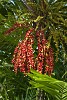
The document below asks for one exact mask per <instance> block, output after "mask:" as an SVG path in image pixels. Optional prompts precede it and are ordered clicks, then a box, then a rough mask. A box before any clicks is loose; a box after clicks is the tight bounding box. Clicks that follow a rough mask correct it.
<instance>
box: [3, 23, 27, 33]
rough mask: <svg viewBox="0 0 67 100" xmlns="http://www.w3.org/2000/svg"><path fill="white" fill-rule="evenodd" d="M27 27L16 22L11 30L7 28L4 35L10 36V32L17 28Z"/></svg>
mask: <svg viewBox="0 0 67 100" xmlns="http://www.w3.org/2000/svg"><path fill="white" fill-rule="evenodd" d="M23 26H24V27H27V26H25V25H23V24H21V23H18V22H16V23H15V24H14V25H13V26H12V27H11V28H9V29H8V30H7V31H6V32H5V33H4V34H6V35H8V34H10V33H11V32H13V31H14V30H15V29H16V28H19V27H23Z"/></svg>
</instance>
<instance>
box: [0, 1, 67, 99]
mask: <svg viewBox="0 0 67 100" xmlns="http://www.w3.org/2000/svg"><path fill="white" fill-rule="evenodd" d="M30 29H34V31H33V32H32V35H33V36H34V43H33V44H32V47H33V50H34V58H38V57H37V55H38V51H37V43H38V42H37V41H38V38H37V37H36V33H37V31H39V32H40V31H43V33H44V35H42V37H43V36H44V37H45V39H46V40H47V41H48V42H47V45H45V46H46V48H48V49H49V48H50V47H51V48H52V49H53V55H54V60H53V64H54V66H53V67H52V68H53V69H52V71H51V74H50V75H51V76H52V77H53V78H52V77H51V76H50V77H49V76H48V75H42V74H40V73H38V72H36V71H34V70H31V73H30V74H28V75H27V74H24V73H22V72H23V71H22V72H20V71H19V69H18V70H17V73H15V72H14V70H15V69H14V68H15V66H14V65H13V64H14V63H13V64H12V62H11V61H12V59H13V57H14V56H13V54H14V50H15V48H16V47H17V44H19V42H21V41H22V44H23V41H24V40H25V36H26V33H27V31H28V30H30ZM39 36H40V35H39ZM66 36H67V0H0V99H1V100H45V99H46V100H55V99H56V100H66V99H67V83H66V82H67V66H66V62H67V61H66V60H67V55H66V54H67V50H66V45H67V37H66ZM42 37H41V38H42ZM27 39H29V41H30V40H31V38H30V37H27V38H26V40H27ZM41 40H42V39H41ZM27 42H28V41H27ZM29 43H30V42H29ZM29 45H30V44H29ZM40 45H41V46H42V45H44V44H41V43H40ZM18 47H19V46H18ZM19 48H21V47H19ZM42 48H43V46H42ZM18 52H19V49H18ZM16 53H17V52H16ZM17 54H19V53H17ZM40 54H41V55H42V53H40ZM48 54H49V53H46V55H48ZM50 54H51V53H50ZM19 57H20V56H19ZM16 58H17V56H16ZM48 58H49V57H48ZM51 58H52V56H51ZM51 58H50V59H51ZM45 59H46V57H45ZM15 60H16V59H15ZM16 61H17V60H16ZM16 61H15V63H16ZM39 62H40V61H39ZM45 62H46V61H45ZM29 64H30V63H29ZM35 65H36V64H35ZM37 66H39V65H37ZM44 66H46V64H45V65H44ZM47 70H48V69H47ZM43 74H44V72H43ZM47 74H48V73H47ZM25 75H26V76H25Z"/></svg>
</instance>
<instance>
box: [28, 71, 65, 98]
mask: <svg viewBox="0 0 67 100" xmlns="http://www.w3.org/2000/svg"><path fill="white" fill-rule="evenodd" d="M28 75H29V76H30V77H31V79H32V80H30V84H32V85H33V86H34V87H35V88H40V89H43V90H44V91H46V92H47V93H49V94H50V95H52V96H54V97H55V98H56V99H57V100H66V98H67V83H66V82H63V81H59V80H57V79H54V78H52V77H49V76H48V75H42V74H40V73H38V72H36V71H34V70H31V73H30V74H28Z"/></svg>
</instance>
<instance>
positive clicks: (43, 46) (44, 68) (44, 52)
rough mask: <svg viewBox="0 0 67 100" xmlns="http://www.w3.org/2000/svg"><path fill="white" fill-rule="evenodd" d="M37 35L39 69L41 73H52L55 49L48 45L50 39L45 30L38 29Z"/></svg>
mask: <svg viewBox="0 0 67 100" xmlns="http://www.w3.org/2000/svg"><path fill="white" fill-rule="evenodd" d="M36 35H37V41H38V56H37V70H38V72H40V73H48V75H51V73H52V71H53V66H54V56H53V49H52V48H51V47H49V48H48V47H47V43H48V41H47V40H46V39H45V36H44V32H43V31H37V33H36Z"/></svg>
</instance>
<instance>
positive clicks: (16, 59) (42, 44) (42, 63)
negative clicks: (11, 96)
mask: <svg viewBox="0 0 67 100" xmlns="http://www.w3.org/2000/svg"><path fill="white" fill-rule="evenodd" d="M32 31H33V29H30V30H29V31H27V33H26V35H25V38H24V40H23V41H22V42H20V43H19V44H18V46H17V47H16V48H15V51H14V55H13V59H12V63H13V64H14V70H15V72H17V70H18V68H19V69H20V71H21V72H24V73H27V72H30V69H31V68H33V69H35V70H37V71H38V72H40V73H43V74H44V73H47V74H48V75H51V73H52V71H53V66H54V57H53V49H52V48H51V47H50V46H49V47H47V44H48V41H47V40H46V38H45V36H44V32H43V31H41V30H40V31H37V32H36V37H37V44H38V45H37V47H38V55H37V57H36V59H34V52H33V51H34V50H33V47H32V45H33V43H34V36H33V34H32Z"/></svg>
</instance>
